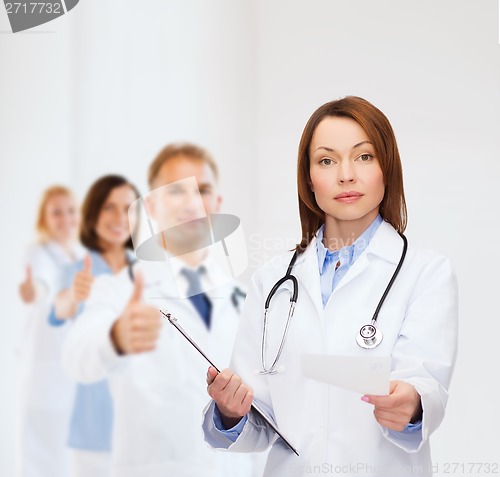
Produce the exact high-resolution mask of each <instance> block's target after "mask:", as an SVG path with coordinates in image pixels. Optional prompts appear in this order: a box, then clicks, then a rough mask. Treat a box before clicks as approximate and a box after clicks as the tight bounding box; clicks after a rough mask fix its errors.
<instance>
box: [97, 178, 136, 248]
mask: <svg viewBox="0 0 500 477" xmlns="http://www.w3.org/2000/svg"><path fill="white" fill-rule="evenodd" d="M136 199H137V197H136V195H135V192H134V191H133V189H132V188H131V187H130V186H129V185H126V184H125V185H122V186H119V187H115V188H114V189H112V190H111V192H110V193H109V195H108V198H107V199H106V201H105V202H104V204H103V205H102V208H101V211H100V213H99V217H98V219H97V223H96V227H95V232H96V234H97V237H98V238H99V243H100V245H101V246H102V247H103V249H104V250H107V249H109V248H112V247H116V246H121V247H122V246H124V245H125V243H126V242H127V240H128V239H129V237H130V226H132V228H133V227H135V224H130V226H129V219H128V208H129V207H130V205H131V204H132V202H134V201H135V200H136Z"/></svg>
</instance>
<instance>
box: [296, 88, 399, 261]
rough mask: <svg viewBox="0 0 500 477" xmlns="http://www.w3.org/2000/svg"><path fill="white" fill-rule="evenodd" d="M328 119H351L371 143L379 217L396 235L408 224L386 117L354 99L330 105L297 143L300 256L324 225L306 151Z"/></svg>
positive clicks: (315, 116)
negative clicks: (380, 181) (378, 177)
mask: <svg viewBox="0 0 500 477" xmlns="http://www.w3.org/2000/svg"><path fill="white" fill-rule="evenodd" d="M328 116H338V117H345V118H351V119H354V121H356V122H357V123H358V124H359V125H360V126H361V127H362V128H363V129H364V131H365V132H366V134H367V135H368V137H369V138H370V141H371V142H372V143H373V147H374V148H375V153H376V155H377V159H378V160H379V163H380V167H381V169H382V173H383V175H384V183H385V186H386V188H385V194H384V198H383V199H382V202H381V203H380V209H379V211H380V215H381V216H382V218H383V219H384V220H385V221H386V222H389V223H390V224H391V225H392V226H393V227H394V228H395V229H396V230H397V231H399V232H404V230H405V228H406V223H407V212H406V201H405V195H404V189H403V168H402V166H401V158H400V157H399V151H398V146H397V144H396V138H395V136H394V131H393V130H392V126H391V124H390V123H389V120H388V119H387V117H386V116H385V115H384V113H382V111H380V110H379V109H377V108H376V107H375V106H373V104H371V103H369V102H368V101H366V100H365V99H363V98H359V97H357V96H346V97H345V98H342V99H339V100H336V101H331V102H329V103H326V104H324V105H323V106H320V107H319V108H318V109H317V110H316V111H314V113H313V114H312V116H311V117H310V118H309V121H307V124H306V127H305V128H304V132H303V133H302V137H301V139H300V144H299V155H298V164H297V186H298V193H299V214H300V223H301V226H302V240H301V242H300V244H298V245H297V250H298V251H299V253H302V252H303V251H304V250H305V249H306V247H307V246H308V245H309V243H310V242H311V240H312V238H313V237H314V235H315V234H316V231H317V230H318V228H319V227H320V226H321V225H322V224H323V223H324V221H325V213H324V212H323V211H322V210H321V209H320V207H319V206H318V204H317V203H316V198H315V197H314V193H313V191H312V188H311V176H310V172H309V168H310V158H309V148H310V145H311V141H312V137H313V134H314V131H315V130H316V128H317V126H318V124H319V123H320V122H321V121H322V120H323V119H324V118H325V117H328Z"/></svg>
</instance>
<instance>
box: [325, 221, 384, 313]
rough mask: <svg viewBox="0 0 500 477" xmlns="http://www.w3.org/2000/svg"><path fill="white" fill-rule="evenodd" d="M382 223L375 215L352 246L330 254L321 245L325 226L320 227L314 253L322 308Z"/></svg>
mask: <svg viewBox="0 0 500 477" xmlns="http://www.w3.org/2000/svg"><path fill="white" fill-rule="evenodd" d="M382 222H383V219H382V217H381V216H380V215H377V218H376V219H375V220H374V221H373V222H372V223H371V224H370V225H369V226H368V228H367V229H366V230H365V231H364V232H363V233H362V234H361V236H359V237H358V238H357V239H356V241H355V242H354V243H353V244H352V245H350V246H345V247H342V248H341V249H340V250H334V251H333V252H330V250H328V249H327V248H326V247H325V246H324V245H323V234H324V231H325V225H324V224H323V225H322V226H321V227H320V229H319V230H318V232H317V237H318V238H317V240H316V252H317V255H318V267H319V274H320V282H321V297H322V299H323V307H325V306H326V304H327V302H328V299H329V298H330V296H331V294H332V293H333V290H335V287H336V286H337V285H338V283H339V282H340V280H342V277H343V276H344V275H345V274H346V273H347V271H348V270H349V268H350V267H351V266H352V264H353V263H354V262H355V261H356V260H357V258H358V257H359V256H360V255H361V254H362V253H363V251H364V250H365V249H366V247H367V246H368V244H369V243H370V240H371V239H372V238H373V236H374V235H375V232H376V231H377V229H378V228H379V226H380V224H381V223H382Z"/></svg>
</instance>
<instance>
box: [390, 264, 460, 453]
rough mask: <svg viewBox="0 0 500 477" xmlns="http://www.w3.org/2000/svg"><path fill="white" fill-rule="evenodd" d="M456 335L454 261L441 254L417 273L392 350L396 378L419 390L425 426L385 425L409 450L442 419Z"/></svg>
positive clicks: (456, 300)
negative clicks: (398, 429) (402, 427)
mask: <svg viewBox="0 0 500 477" xmlns="http://www.w3.org/2000/svg"><path fill="white" fill-rule="evenodd" d="M457 340H458V286H457V280H456V276H455V273H454V271H453V269H452V267H451V264H450V262H449V260H448V259H446V258H445V257H441V256H439V257H437V258H434V259H433V260H432V261H431V262H430V263H429V264H428V265H427V266H426V267H425V268H424V269H423V270H422V272H421V274H420V276H419V277H418V280H417V282H416V284H415V287H414V290H413V294H412V297H411V299H410V302H409V304H408V307H407V312H406V315H405V318H404V321H403V324H402V326H401V330H400V333H399V338H398V340H397V342H396V345H395V347H394V350H393V354H392V359H393V360H392V372H391V380H401V381H405V382H407V383H410V384H412V385H413V386H414V387H415V389H416V390H417V392H418V393H419V394H420V397H421V403H422V408H423V420H422V427H421V429H419V430H413V431H410V430H408V429H405V430H403V431H402V432H396V431H393V430H389V429H387V428H385V427H383V426H380V427H381V429H382V432H383V434H384V436H385V437H386V438H387V439H388V440H389V441H391V442H393V443H394V444H396V445H397V446H398V447H401V448H402V449H404V450H405V451H407V452H417V451H418V450H419V449H420V448H421V447H422V445H423V444H424V443H425V442H426V440H427V439H428V438H429V436H430V435H431V434H432V433H433V432H434V431H435V430H436V429H437V428H438V427H439V425H440V423H441V421H442V420H443V417H444V412H445V407H446V403H447V400H448V388H449V385H450V380H451V376H452V373H453V369H454V366H455V360H456V353H457Z"/></svg>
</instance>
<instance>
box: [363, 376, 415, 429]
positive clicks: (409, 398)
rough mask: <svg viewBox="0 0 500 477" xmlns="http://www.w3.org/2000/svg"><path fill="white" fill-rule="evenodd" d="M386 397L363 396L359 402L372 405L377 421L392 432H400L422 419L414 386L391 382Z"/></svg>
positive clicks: (401, 382) (402, 382)
mask: <svg viewBox="0 0 500 477" xmlns="http://www.w3.org/2000/svg"><path fill="white" fill-rule="evenodd" d="M390 389H391V390H390V392H389V394H388V395H387V396H373V395H368V394H366V395H364V396H363V397H362V398H361V400H362V401H365V402H368V403H370V404H373V405H374V406H375V409H374V410H373V414H374V415H375V418H376V419H377V421H378V422H379V423H380V424H381V425H382V426H385V427H387V428H388V429H392V430H393V431H398V432H400V431H402V430H403V429H404V428H405V427H406V425H407V424H408V423H409V422H411V421H418V420H421V419H422V403H421V401H420V395H419V394H418V393H417V391H416V389H415V387H414V386H412V385H411V384H408V383H405V382H404V381H391V388H390Z"/></svg>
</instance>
